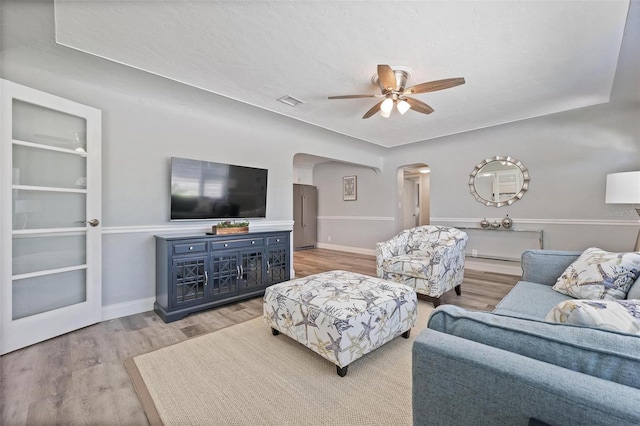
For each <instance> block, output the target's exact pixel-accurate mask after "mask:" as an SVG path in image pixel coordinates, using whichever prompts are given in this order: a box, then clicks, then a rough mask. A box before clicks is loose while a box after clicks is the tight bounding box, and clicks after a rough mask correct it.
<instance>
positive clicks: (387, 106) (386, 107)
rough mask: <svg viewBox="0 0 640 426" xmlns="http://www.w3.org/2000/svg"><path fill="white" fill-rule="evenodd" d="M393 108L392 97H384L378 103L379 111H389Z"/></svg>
mask: <svg viewBox="0 0 640 426" xmlns="http://www.w3.org/2000/svg"><path fill="white" fill-rule="evenodd" d="M392 109H393V99H389V98H387V99H385V100H384V101H383V102H382V104H381V105H380V111H382V112H387V113H390V112H391V110H392Z"/></svg>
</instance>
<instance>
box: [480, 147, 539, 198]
mask: <svg viewBox="0 0 640 426" xmlns="http://www.w3.org/2000/svg"><path fill="white" fill-rule="evenodd" d="M470 176H471V177H470V178H469V190H470V191H471V194H472V195H473V196H474V197H475V198H476V200H478V201H479V202H481V203H482V204H484V205H485V206H493V207H502V206H508V205H511V204H513V203H515V202H516V201H518V200H519V199H520V198H522V196H523V195H524V193H525V192H526V191H527V189H528V188H529V172H528V171H527V168H526V167H525V166H524V164H522V163H521V162H520V161H518V160H516V159H515V158H512V157H502V156H499V155H496V156H495V157H492V158H487V159H485V160H482V162H480V163H479V164H478V165H477V166H476V167H475V168H474V169H473V171H472V172H471V175H470Z"/></svg>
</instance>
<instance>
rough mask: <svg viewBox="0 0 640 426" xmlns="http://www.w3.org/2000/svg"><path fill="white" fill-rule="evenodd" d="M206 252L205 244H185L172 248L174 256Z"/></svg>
mask: <svg viewBox="0 0 640 426" xmlns="http://www.w3.org/2000/svg"><path fill="white" fill-rule="evenodd" d="M204 251H207V243H205V242H202V243H185V244H176V245H174V246H173V253H174V254H185V253H198V252H204Z"/></svg>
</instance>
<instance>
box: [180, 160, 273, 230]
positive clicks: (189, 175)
mask: <svg viewBox="0 0 640 426" xmlns="http://www.w3.org/2000/svg"><path fill="white" fill-rule="evenodd" d="M266 212H267V170H266V169H258V168H254V167H244V166H236V165H233V164H223V163H213V162H210V161H199V160H191V159H187V158H177V157H172V158H171V220H201V219H239V218H259V217H266Z"/></svg>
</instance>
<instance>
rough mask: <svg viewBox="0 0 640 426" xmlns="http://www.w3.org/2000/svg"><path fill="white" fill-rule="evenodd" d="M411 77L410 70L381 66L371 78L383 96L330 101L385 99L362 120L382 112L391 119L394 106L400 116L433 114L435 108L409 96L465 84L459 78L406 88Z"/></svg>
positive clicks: (334, 97) (335, 97)
mask: <svg viewBox="0 0 640 426" xmlns="http://www.w3.org/2000/svg"><path fill="white" fill-rule="evenodd" d="M410 75H411V70H410V69H409V68H405V67H395V68H391V67H390V66H389V65H382V64H381V65H378V73H377V74H374V76H373V77H372V78H371V81H372V82H373V83H374V84H378V85H379V86H380V89H381V90H382V93H381V94H379V95H342V96H329V99H354V98H384V99H383V100H381V101H380V102H378V103H377V104H375V105H374V106H373V107H372V108H371V109H370V110H369V111H367V112H366V113H365V114H364V115H363V116H362V118H369V117H371V116H373V115H374V114H375V113H376V112H378V111H380V115H382V116H383V117H385V118H389V116H390V115H391V110H393V106H394V105H396V108H397V109H398V111H399V112H400V114H404V113H405V112H407V111H408V110H409V109H412V110H414V111H416V112H420V113H422V114H431V113H432V112H433V111H434V110H433V108H431V107H430V106H429V105H427V104H425V103H424V102H422V101H419V100H417V99H415V98H410V97H409V96H408V95H417V94H419V93H427V92H435V91H436V90H443V89H449V88H451V87H455V86H459V85H461V84H464V78H462V77H458V78H447V79H444V80H435V81H429V82H427V83H421V84H416V85H415V86H411V87H406V83H407V79H408V78H409V76H410Z"/></svg>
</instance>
